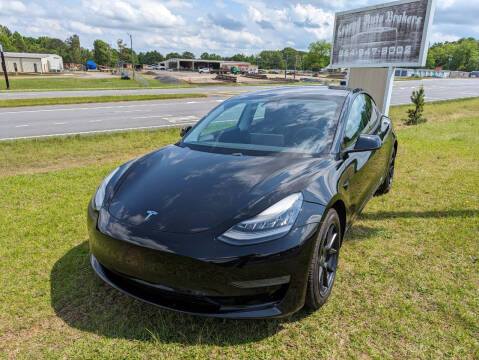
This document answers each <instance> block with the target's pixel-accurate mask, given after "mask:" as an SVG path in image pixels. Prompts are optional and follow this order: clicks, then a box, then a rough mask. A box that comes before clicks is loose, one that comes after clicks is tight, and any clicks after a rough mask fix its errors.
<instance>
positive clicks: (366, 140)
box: [348, 134, 383, 152]
mask: <svg viewBox="0 0 479 360" xmlns="http://www.w3.org/2000/svg"><path fill="white" fill-rule="evenodd" d="M382 146H383V142H382V140H381V138H380V137H379V136H377V135H366V134H363V135H359V137H358V140H356V145H355V146H354V149H352V150H349V151H348V152H363V151H374V150H379V149H381V147H382Z"/></svg>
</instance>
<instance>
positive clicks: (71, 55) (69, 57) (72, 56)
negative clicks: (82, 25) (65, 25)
mask: <svg viewBox="0 0 479 360" xmlns="http://www.w3.org/2000/svg"><path fill="white" fill-rule="evenodd" d="M65 43H66V45H67V54H66V58H65V62H67V63H73V64H83V59H82V53H81V49H80V37H79V36H78V35H76V34H75V35H72V36H70V37H69V38H68V39H66V41H65Z"/></svg>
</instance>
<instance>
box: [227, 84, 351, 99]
mask: <svg viewBox="0 0 479 360" xmlns="http://www.w3.org/2000/svg"><path fill="white" fill-rule="evenodd" d="M357 90H358V89H356V90H353V89H350V88H347V87H344V86H322V85H286V86H278V87H275V88H272V89H266V90H257V91H252V92H248V93H246V94H241V95H238V96H236V97H235V99H247V98H254V97H263V96H267V97H279V98H283V97H284V98H291V97H294V98H298V97H308V98H314V97H318V98H319V97H328V96H330V97H341V98H346V97H347V96H348V95H350V94H351V93H353V92H356V91H357Z"/></svg>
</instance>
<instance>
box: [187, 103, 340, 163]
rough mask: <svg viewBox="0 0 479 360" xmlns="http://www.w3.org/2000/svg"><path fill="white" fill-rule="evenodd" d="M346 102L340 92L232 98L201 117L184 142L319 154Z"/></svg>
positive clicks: (328, 144) (325, 147) (327, 145)
mask: <svg viewBox="0 0 479 360" xmlns="http://www.w3.org/2000/svg"><path fill="white" fill-rule="evenodd" d="M343 101H344V98H342V97H340V96H324V97H323V96H315V97H314V98H299V97H296V98H272V99H265V98H264V97H261V98H256V97H252V98H239V99H232V100H230V101H227V102H225V103H223V104H222V105H221V106H220V107H218V108H217V109H215V110H214V111H212V112H211V113H210V114H208V115H207V116H206V117H205V118H204V119H202V120H201V121H200V122H199V123H198V124H197V125H196V126H195V127H194V128H193V129H192V130H191V131H190V132H189V133H188V134H187V135H186V136H185V137H184V138H183V140H182V144H183V145H186V146H195V149H201V147H202V148H204V149H205V150H206V149H207V151H216V150H213V149H211V148H214V149H218V148H221V149H220V150H218V151H223V149H229V150H232V151H233V150H234V152H238V151H237V150H241V151H240V152H241V153H245V151H262V152H275V153H279V152H290V153H301V154H320V153H323V152H324V151H327V150H329V149H330V147H331V144H332V140H333V135H334V133H335V131H336V126H337V123H338V117H339V113H340V111H341V107H342V104H343ZM229 150H228V151H229Z"/></svg>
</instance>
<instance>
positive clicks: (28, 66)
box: [0, 52, 63, 74]
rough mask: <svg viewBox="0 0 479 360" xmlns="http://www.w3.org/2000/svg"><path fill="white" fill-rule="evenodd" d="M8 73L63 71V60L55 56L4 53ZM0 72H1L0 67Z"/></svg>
mask: <svg viewBox="0 0 479 360" xmlns="http://www.w3.org/2000/svg"><path fill="white" fill-rule="evenodd" d="M3 54H4V56H5V63H6V65H7V72H9V73H40V74H43V73H47V72H58V71H62V70H63V59H62V57H61V56H59V55H56V54H29V53H16V52H4V53H3ZM0 71H2V72H3V70H2V69H1V67H0Z"/></svg>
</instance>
